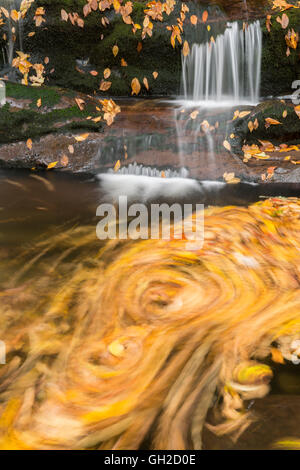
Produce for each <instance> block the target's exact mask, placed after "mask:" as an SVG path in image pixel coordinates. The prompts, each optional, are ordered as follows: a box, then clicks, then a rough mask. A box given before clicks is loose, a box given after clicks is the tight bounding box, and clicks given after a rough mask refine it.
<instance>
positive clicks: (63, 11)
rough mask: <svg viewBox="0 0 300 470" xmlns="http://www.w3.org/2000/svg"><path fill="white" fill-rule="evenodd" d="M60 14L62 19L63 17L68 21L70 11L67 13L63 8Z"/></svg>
mask: <svg viewBox="0 0 300 470" xmlns="http://www.w3.org/2000/svg"><path fill="white" fill-rule="evenodd" d="M60 14H61V19H62V20H63V21H68V19H69V15H68V13H67V12H66V11H65V10H61V12H60Z"/></svg>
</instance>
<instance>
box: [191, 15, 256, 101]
mask: <svg viewBox="0 0 300 470" xmlns="http://www.w3.org/2000/svg"><path fill="white" fill-rule="evenodd" d="M261 54H262V33H261V27H260V23H259V21H256V22H254V23H252V24H250V25H248V26H246V27H245V28H244V29H241V28H240V26H239V23H238V22H235V23H228V24H227V28H226V30H225V33H224V34H223V35H219V36H218V37H217V38H216V39H215V40H211V41H210V42H207V43H205V44H193V46H192V48H191V51H190V54H189V55H188V56H187V57H183V60H182V84H183V92H184V96H185V99H189V100H193V101H218V102H221V101H228V100H230V101H231V102H240V101H250V102H252V103H254V102H257V101H258V98H259V88H260V70H261Z"/></svg>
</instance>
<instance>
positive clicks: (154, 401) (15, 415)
mask: <svg viewBox="0 0 300 470" xmlns="http://www.w3.org/2000/svg"><path fill="white" fill-rule="evenodd" d="M19 184H20V183H19ZM40 184H41V185H42V186H44V187H45V190H46V191H48V193H49V194H52V195H53V194H55V193H54V192H53V191H52V190H51V188H49V187H48V188H47V187H46V185H45V184H42V182H40ZM11 186H13V185H12V184H11ZM13 187H14V190H15V191H21V192H22V191H23V194H24V193H25V192H26V189H24V188H26V186H24V188H23V190H22V188H20V187H16V186H13ZM50 190H51V191H50ZM83 194H84V192H83ZM33 200H34V204H37V203H39V204H41V202H37V201H36V198H33ZM85 200H86V199H85ZM67 204H68V197H67V196H66V205H67ZM44 205H45V204H44ZM46 209H47V208H46ZM41 212H42V211H41ZM299 215H300V200H298V199H296V198H289V199H287V198H270V199H266V200H264V201H263V202H260V203H257V204H253V205H250V206H249V207H248V208H247V207H237V206H226V207H223V208H221V207H219V208H218V207H214V208H208V209H206V210H205V243H204V246H203V248H202V249H201V250H199V249H198V246H197V245H195V246H193V244H191V243H190V242H189V246H188V249H187V245H186V241H185V240H171V241H162V240H144V241H133V240H128V241H118V240H112V241H109V242H107V243H105V244H102V245H100V244H99V243H100V242H99V240H97V239H96V236H95V225H94V224H92V223H85V224H84V223H74V224H73V226H71V227H63V228H62V229H61V230H60V231H59V233H58V232H57V230H56V233H54V234H53V231H52V235H51V233H48V236H47V237H45V234H44V235H43V236H42V237H40V239H39V240H38V241H37V240H36V239H34V241H33V242H32V243H31V244H30V243H28V242H27V244H26V246H24V247H23V248H21V247H19V249H18V251H17V253H18V256H17V258H16V259H12V257H11V256H8V253H9V254H10V253H11V251H9V245H7V250H8V251H7V250H2V251H1V253H0V270H1V271H2V273H4V272H5V273H6V276H5V278H4V280H3V282H2V283H1V291H0V295H1V305H0V310H1V323H0V339H1V340H5V344H6V355H7V356H6V362H7V364H6V365H5V366H1V368H0V403H1V404H0V447H1V448H2V449H70V448H71V449H90V448H92V449H138V448H150V449H200V448H202V447H203V442H202V433H203V429H204V428H205V429H206V430H207V429H209V431H210V432H211V433H213V434H214V435H215V436H217V439H222V436H229V437H230V439H233V440H234V441H237V442H238V439H239V437H240V436H242V435H243V433H244V432H245V430H246V429H247V428H248V426H249V425H250V424H251V423H252V422H253V420H255V419H256V420H259V414H258V415H255V414H252V412H251V411H252V409H251V407H249V403H252V400H255V399H258V398H262V397H264V396H265V395H267V394H268V392H269V391H270V380H272V376H273V367H271V366H272V364H276V363H282V362H285V363H291V364H292V363H295V361H296V360H297V359H298V356H299V355H300V348H299V347H298V346H297V345H299V344H300V343H299V341H300V315H299V308H300V291H299V283H300V281H299V279H300V273H299V269H300V268H299V266H300V252H299V243H300V218H299ZM272 360H273V361H275V362H272ZM208 411H209V414H208ZM283 432H284V431H283ZM281 437H282V440H281V441H282V442H285V438H287V437H288V436H285V435H284V434H283V435H282V436H281ZM297 437H299V436H294V439H296V438H297ZM289 442H290V441H289ZM271 444H272V443H270V445H271ZM278 445H279V444H278Z"/></svg>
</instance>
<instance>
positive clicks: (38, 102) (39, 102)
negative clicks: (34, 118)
mask: <svg viewBox="0 0 300 470" xmlns="http://www.w3.org/2000/svg"><path fill="white" fill-rule="evenodd" d="M36 105H37V107H38V108H40V107H41V106H42V99H41V98H39V99H38V100H37V102H36Z"/></svg>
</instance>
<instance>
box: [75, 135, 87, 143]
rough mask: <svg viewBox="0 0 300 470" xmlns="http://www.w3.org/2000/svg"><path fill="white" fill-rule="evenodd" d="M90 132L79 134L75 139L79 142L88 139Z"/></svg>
mask: <svg viewBox="0 0 300 470" xmlns="http://www.w3.org/2000/svg"><path fill="white" fill-rule="evenodd" d="M89 135H90V134H81V135H77V136H76V137H75V140H77V142H83V141H84V140H86V139H87V138H88V136H89Z"/></svg>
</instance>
